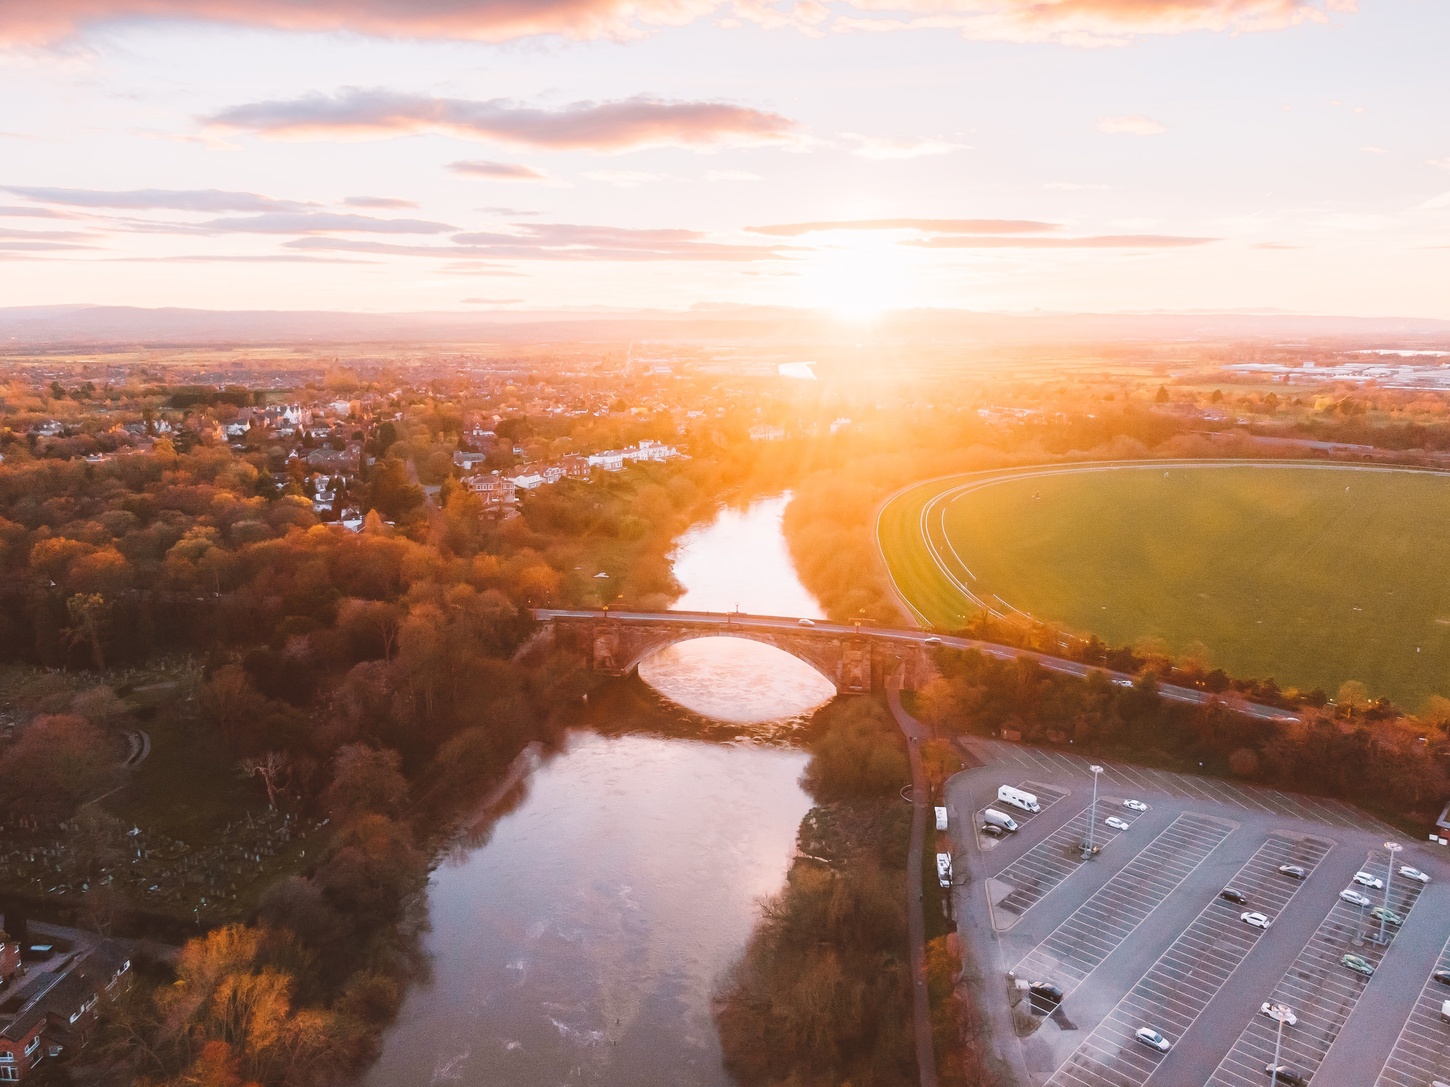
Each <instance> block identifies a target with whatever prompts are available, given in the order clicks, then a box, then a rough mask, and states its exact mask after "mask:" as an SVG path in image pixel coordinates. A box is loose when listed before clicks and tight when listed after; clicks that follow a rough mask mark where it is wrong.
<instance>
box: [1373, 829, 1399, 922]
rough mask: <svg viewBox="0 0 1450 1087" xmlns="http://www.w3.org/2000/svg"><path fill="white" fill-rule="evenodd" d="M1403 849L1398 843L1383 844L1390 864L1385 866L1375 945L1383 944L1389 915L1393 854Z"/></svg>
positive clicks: (1392, 878) (1393, 876)
mask: <svg viewBox="0 0 1450 1087" xmlns="http://www.w3.org/2000/svg"><path fill="white" fill-rule="evenodd" d="M1404 848H1405V847H1404V846H1402V845H1400V843H1399V842H1386V843H1385V849H1386V850H1387V851H1388V852H1389V855H1390V862H1389V864H1387V865H1386V866H1385V900H1384V902H1383V904H1382V908H1381V912H1380V934H1379V938H1378V939H1376V940H1375V943H1378V944H1383V943H1384V942H1385V918H1386V917H1388V916H1389V913H1390V884H1391V883H1393V882H1394V881H1395V854H1396V853H1398V852H1400V850H1402V849H1404Z"/></svg>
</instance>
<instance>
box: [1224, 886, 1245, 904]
mask: <svg viewBox="0 0 1450 1087" xmlns="http://www.w3.org/2000/svg"><path fill="white" fill-rule="evenodd" d="M1218 897H1219V898H1221V899H1223V900H1224V901H1225V902H1236V903H1238V904H1239V905H1240V906H1247V905H1248V904H1249V896H1248V895H1246V894H1244V893H1243V891H1240V890H1239V889H1238V888H1237V887H1225V888H1224V889H1223V890H1221V891H1219V892H1218Z"/></svg>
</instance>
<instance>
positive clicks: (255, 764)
mask: <svg viewBox="0 0 1450 1087" xmlns="http://www.w3.org/2000/svg"><path fill="white" fill-rule="evenodd" d="M238 765H239V767H240V768H241V771H242V773H243V774H245V775H246V776H247V777H255V778H261V779H262V784H263V785H265V786H266V787H267V807H269V808H271V809H273V810H274V811H275V810H276V808H277V794H278V793H280V792H281V791H282V790H283V789H285V788H286V787H287V779H288V778H290V777H291V776H292V760H291V759H289V758H288V757H287V756H286V755H284V754H283V753H282V752H280V751H268V752H267V753H266V754H265V755H258V756H256V757H254V758H250V759H243V760H242V761H241V762H240V763H239V764H238Z"/></svg>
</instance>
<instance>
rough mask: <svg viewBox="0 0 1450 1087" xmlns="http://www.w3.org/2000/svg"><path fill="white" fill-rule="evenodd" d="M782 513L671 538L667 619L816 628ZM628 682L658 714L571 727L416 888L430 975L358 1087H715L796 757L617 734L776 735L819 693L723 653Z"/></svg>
mask: <svg viewBox="0 0 1450 1087" xmlns="http://www.w3.org/2000/svg"><path fill="white" fill-rule="evenodd" d="M787 500H788V499H787V498H775V499H768V500H765V501H762V502H758V503H756V504H754V505H753V506H751V507H750V508H749V509H747V510H744V511H725V512H723V513H722V514H721V515H720V516H719V517H718V518H717V519H716V520H715V521H714V522H713V523H711V524H710V525H707V526H704V527H702V528H700V529H697V530H695V531H692V532H690V533H689V534H687V535H686V536H685V537H683V538H682V539H681V541H680V548H679V551H678V553H677V554H676V557H675V571H676V577H677V578H678V579H679V581H680V582H681V584H682V585H683V586H684V588H685V592H684V595H683V596H682V597H681V599H680V601H679V602H678V604H677V605H676V606H677V607H678V608H681V609H686V610H709V611H724V610H728V609H731V608H733V607H735V606H736V605H738V606H739V607H740V608H741V609H742V610H745V611H753V612H761V613H769V614H777V615H780V614H794V615H802V616H819V615H820V609H819V605H817V604H816V602H815V601H814V600H813V599H812V598H811V597H810V595H809V594H808V593H807V592H806V590H805V589H804V587H802V586H801V584H800V582H799V580H798V579H797V578H796V576H795V571H794V569H793V568H792V567H791V565H790V559H789V556H788V555H787V553H786V549H785V543H784V539H783V537H782V536H781V532H780V517H781V513H782V511H783V510H784V508H785V504H786V501H787ZM640 675H641V678H642V679H644V680H645V682H646V683H648V684H650V685H651V686H652V687H653V688H655V690H657V691H659V692H660V693H661V695H663V696H664V697H660V696H652V695H648V694H646V695H644V696H642V697H643V699H644V701H645V703H648V702H649V699H651V698H653V699H654V702H655V703H656V705H654V706H651V705H648V704H646V705H644V706H643V708H642V709H641V708H639V707H638V705H637V703H638V702H639V699H636V703H633V705H636V709H635V710H632V711H631V710H628V709H621V710H617V711H616V710H613V709H611V710H608V711H604V712H607V713H612V714H616V715H617V719H611V720H607V721H598V720H593V721H591V713H593V714H596V715H597V714H598V713H599V712H600V711H599V710H598V709H596V710H594V711H589V710H586V709H585V708H582V707H581V720H580V725H581V727H580V728H579V729H577V730H575V731H573V732H571V733H570V734H569V736H568V739H567V740H566V742H565V744H564V745H563V747H562V749H561V750H560V751H558V752H556V753H554V754H553V755H551V756H549V757H547V758H546V759H545V760H544V761H542V762H541V763H540V764H539V765H538V766H536V767H535V768H534V770H533V772H532V773H531V774H530V775H529V776H528V778H527V781H526V783H525V789H526V793H525V795H524V797H523V799H522V800H521V801H520V802H519V803H517V804H516V805H515V806H514V807H513V808H512V810H510V811H509V812H508V813H507V814H504V815H503V816H502V817H501V818H499V820H498V822H497V823H496V824H495V825H494V826H493V828H492V831H491V833H490V835H489V837H488V839H487V841H486V842H484V843H483V844H481V845H479V846H477V847H475V848H471V849H462V850H459V851H457V853H456V855H453V856H450V857H449V858H447V859H445V860H444V861H443V862H442V863H441V864H440V865H439V867H438V868H437V869H436V870H435V871H434V873H433V875H432V878H431V879H430V882H429V888H428V909H429V917H430V921H431V930H430V931H429V932H428V934H427V935H426V936H425V938H424V949H425V951H426V952H427V953H428V955H429V958H430V962H431V972H430V976H429V977H428V978H426V979H425V980H423V981H421V982H419V983H418V984H417V985H415V986H414V987H413V988H412V990H411V991H410V992H409V994H408V997H407V999H406V1001H405V1002H404V1005H403V1008H402V1011H401V1013H400V1015H399V1017H398V1020H397V1022H396V1023H395V1024H394V1025H393V1026H392V1027H391V1028H390V1029H389V1031H388V1032H387V1034H386V1036H385V1038H384V1042H383V1051H382V1056H381V1057H380V1059H379V1060H378V1062H377V1063H376V1064H375V1065H374V1066H373V1068H372V1069H371V1070H370V1072H369V1073H368V1075H367V1077H366V1079H365V1081H364V1082H365V1083H366V1084H367V1085H368V1087H384V1085H386V1087H398V1085H409V1087H411V1085H414V1084H417V1085H424V1084H438V1085H443V1084H457V1085H459V1087H554V1085H562V1084H581V1085H585V1084H587V1085H593V1087H653V1085H658V1087H728V1085H729V1084H731V1082H732V1080H731V1078H730V1077H729V1075H728V1074H727V1073H726V1072H725V1070H724V1068H723V1067H722V1065H721V1057H720V1047H719V1042H718V1039H717V1037H716V1034H715V1028H714V1023H713V1020H712V1019H711V1016H710V996H711V993H712V992H713V990H714V988H715V985H716V983H717V981H718V979H719V977H720V974H721V972H722V971H723V970H725V969H726V968H727V967H728V966H729V965H730V963H731V962H732V961H734V960H735V959H736V958H737V957H738V956H739V954H740V952H741V950H742V949H743V947H744V945H745V942H746V940H747V939H748V937H749V934H750V931H751V929H752V927H753V926H754V924H755V922H756V920H757V918H758V916H759V908H758V903H759V900H760V899H761V898H762V897H763V896H766V895H769V894H772V893H773V892H775V891H776V890H778V889H779V887H780V886H781V884H782V882H783V881H784V878H785V872H786V869H787V867H788V866H789V861H790V855H791V850H792V847H793V844H794V841H795V834H796V829H797V827H798V825H799V823H800V820H801V817H802V816H803V815H804V814H805V813H806V811H807V810H808V809H809V808H810V805H811V801H810V797H809V796H808V795H807V794H806V793H805V792H804V791H803V790H802V789H801V788H800V785H799V783H798V782H799V777H800V773H801V771H802V769H803V768H804V766H805V756H804V755H803V754H802V753H801V752H800V751H798V750H796V749H794V748H790V747H786V746H781V745H779V744H772V743H767V742H762V741H757V740H752V739H738V740H735V741H732V742H729V743H707V742H702V741H696V740H689V739H676V738H665V737H662V736H660V735H658V734H649V733H648V732H638V731H631V729H632V728H634V727H635V725H636V722H635V721H634V720H633V719H632V718H633V717H634V716H636V715H637V716H638V717H639V722H638V724H639V726H640V727H642V728H645V729H649V728H650V726H651V722H654V721H657V720H659V719H666V718H667V719H669V720H671V721H672V722H673V723H674V726H675V728H674V731H679V729H680V726H682V725H683V727H684V728H685V729H686V730H688V728H689V723H690V721H691V720H697V721H698V720H699V718H693V717H692V716H691V713H694V714H700V715H702V716H703V717H706V718H713V719H715V720H725V721H732V722H737V723H742V722H743V723H750V724H760V725H762V726H765V727H763V728H761V729H760V730H759V731H760V734H761V735H766V734H778V733H779V732H780V731H781V727H782V723H788V722H789V721H790V720H791V719H793V718H794V717H796V716H797V715H799V714H802V713H804V712H806V711H808V710H809V709H811V708H813V707H814V706H816V705H819V704H820V703H821V702H823V701H824V700H825V699H827V698H829V697H830V696H831V694H832V693H833V691H832V688H831V685H830V684H829V683H828V682H826V681H825V680H824V679H823V678H822V677H821V676H819V675H818V674H817V673H816V672H815V671H813V670H812V669H811V668H809V667H808V666H807V665H804V664H802V663H801V662H800V661H797V660H795V659H794V658H792V657H789V656H786V655H785V654H784V653H781V652H780V651H779V650H776V649H773V648H771V647H769V646H763V645H759V644H757V643H753V642H746V641H740V640H737V639H729V638H708V639H700V640H697V641H692V642H686V643H682V644H681V645H678V646H672V647H669V648H667V649H664V650H662V651H660V652H659V653H658V654H656V655H655V656H653V657H651V658H649V659H647V660H646V661H644V662H643V663H642V664H641V666H640ZM665 698H668V699H669V700H671V701H672V702H674V703H675V704H677V705H678V706H683V707H685V708H686V710H687V711H689V712H681V711H679V710H675V709H671V708H670V706H669V703H668V702H666V701H665ZM608 705H610V706H611V707H612V706H615V705H624V706H626V707H627V706H629V705H632V703H630V702H629V701H628V700H627V699H623V700H621V699H616V700H613V701H610V702H609V703H608ZM700 723H701V725H702V726H704V725H705V724H706V722H703V721H702V722H700ZM591 724H595V725H598V726H600V727H599V728H598V729H597V730H596V729H594V728H591V727H589V726H590V725H591ZM702 731H703V729H702Z"/></svg>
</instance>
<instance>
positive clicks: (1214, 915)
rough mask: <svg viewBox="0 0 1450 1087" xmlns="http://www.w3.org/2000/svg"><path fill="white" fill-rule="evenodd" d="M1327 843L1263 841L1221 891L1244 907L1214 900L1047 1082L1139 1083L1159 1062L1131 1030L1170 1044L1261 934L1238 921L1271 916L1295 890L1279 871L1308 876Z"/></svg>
mask: <svg viewBox="0 0 1450 1087" xmlns="http://www.w3.org/2000/svg"><path fill="white" fill-rule="evenodd" d="M1331 844H1332V843H1330V842H1328V841H1325V840H1323V839H1318V838H1301V837H1294V836H1290V835H1287V834H1272V835H1270V836H1269V840H1268V841H1266V842H1265V843H1264V844H1263V845H1261V846H1260V847H1259V848H1258V850H1256V851H1255V853H1254V855H1253V856H1252V857H1250V858H1249V860H1248V861H1247V862H1246V863H1245V864H1244V865H1243V867H1241V868H1240V869H1239V870H1238V871H1237V872H1236V873H1235V874H1234V875H1233V877H1232V878H1231V879H1230V880H1229V881H1228V883H1227V884H1226V886H1229V887H1234V888H1237V889H1239V890H1241V891H1243V892H1244V895H1245V897H1246V898H1247V899H1248V902H1247V903H1245V904H1242V905H1240V904H1235V903H1232V902H1227V901H1225V900H1224V899H1222V898H1219V897H1217V896H1215V897H1214V898H1213V899H1212V900H1211V901H1210V902H1209V904H1208V905H1207V906H1205V907H1204V908H1203V910H1202V912H1201V913H1199V915H1198V916H1197V917H1195V918H1194V919H1193V922H1192V923H1191V924H1190V925H1189V926H1188V927H1187V928H1186V929H1184V930H1183V934H1182V935H1181V936H1179V937H1178V939H1177V940H1175V941H1174V942H1173V944H1172V946H1171V947H1169V948H1168V950H1167V951H1165V952H1164V953H1163V954H1162V955H1161V956H1159V958H1158V961H1157V962H1155V963H1154V964H1153V966H1152V968H1151V969H1150V970H1149V971H1148V972H1147V973H1146V974H1144V975H1143V977H1142V979H1141V980H1139V982H1138V983H1137V984H1136V985H1134V986H1133V988H1132V990H1130V991H1129V993H1128V994H1127V995H1126V996H1125V997H1123V999H1122V1000H1120V1001H1119V1002H1118V1004H1117V1006H1116V1007H1115V1008H1113V1010H1112V1012H1111V1013H1110V1014H1109V1015H1108V1017H1107V1018H1106V1019H1105V1020H1103V1022H1102V1023H1101V1024H1100V1025H1099V1026H1098V1027H1097V1029H1095V1030H1094V1031H1093V1032H1092V1034H1091V1035H1090V1036H1089V1037H1088V1039H1087V1040H1086V1041H1085V1042H1084V1043H1083V1044H1082V1045H1081V1046H1080V1047H1079V1048H1078V1050H1077V1052H1076V1053H1074V1054H1073V1055H1072V1057H1071V1058H1069V1060H1068V1061H1067V1063H1066V1064H1064V1065H1063V1066H1062V1067H1061V1068H1059V1069H1058V1071H1057V1074H1056V1075H1054V1076H1053V1077H1052V1081H1051V1082H1052V1083H1053V1084H1055V1085H1062V1087H1104V1085H1106V1084H1116V1085H1121V1087H1139V1085H1141V1084H1143V1083H1146V1082H1147V1080H1148V1077H1149V1076H1151V1075H1152V1074H1153V1072H1154V1071H1156V1070H1157V1068H1158V1064H1159V1062H1160V1059H1161V1058H1160V1055H1159V1054H1157V1053H1154V1052H1153V1051H1152V1050H1150V1049H1148V1048H1147V1047H1146V1046H1143V1045H1141V1044H1140V1043H1139V1042H1137V1040H1136V1039H1135V1038H1134V1037H1133V1034H1134V1031H1136V1030H1137V1029H1138V1028H1139V1027H1144V1026H1147V1027H1151V1028H1152V1029H1154V1030H1157V1031H1159V1032H1160V1033H1162V1034H1164V1035H1165V1036H1167V1037H1169V1038H1181V1037H1183V1035H1184V1034H1185V1033H1186V1032H1187V1030H1188V1028H1189V1027H1191V1026H1192V1025H1193V1023H1194V1021H1195V1020H1197V1019H1198V1017H1199V1015H1200V1014H1201V1013H1202V1012H1203V1009H1204V1008H1206V1007H1207V1006H1208V1002H1209V1001H1210V1000H1212V999H1213V998H1214V996H1216V995H1217V994H1218V991H1219V990H1220V989H1221V988H1223V985H1224V982H1226V981H1227V980H1228V979H1229V977H1230V975H1232V974H1233V972H1234V971H1235V970H1237V969H1238V966H1239V964H1240V963H1241V962H1243V960H1244V957H1245V956H1246V955H1248V953H1249V951H1250V949H1251V948H1252V947H1253V946H1254V944H1255V943H1256V942H1257V940H1258V938H1259V932H1260V930H1258V929H1255V928H1250V927H1249V926H1248V925H1246V924H1244V923H1243V922H1242V921H1241V920H1239V914H1240V913H1241V912H1242V911H1243V910H1245V909H1253V910H1258V911H1259V912H1261V913H1264V914H1266V915H1268V916H1269V917H1270V918H1273V917H1277V916H1278V915H1279V913H1280V912H1281V911H1282V910H1283V909H1284V907H1285V906H1286V905H1288V904H1289V901H1290V900H1291V899H1292V898H1293V896H1294V893H1295V891H1297V890H1298V889H1299V887H1300V886H1301V885H1302V884H1301V883H1300V881H1298V880H1295V879H1290V878H1288V877H1286V876H1283V875H1281V874H1280V873H1279V871H1278V868H1279V866H1280V865H1282V864H1298V865H1301V866H1303V867H1304V868H1305V869H1307V870H1308V871H1309V872H1311V873H1312V872H1313V869H1314V867H1315V865H1316V864H1318V862H1319V860H1320V858H1322V857H1323V856H1324V854H1325V853H1327V852H1328V851H1329V848H1330V846H1331Z"/></svg>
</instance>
